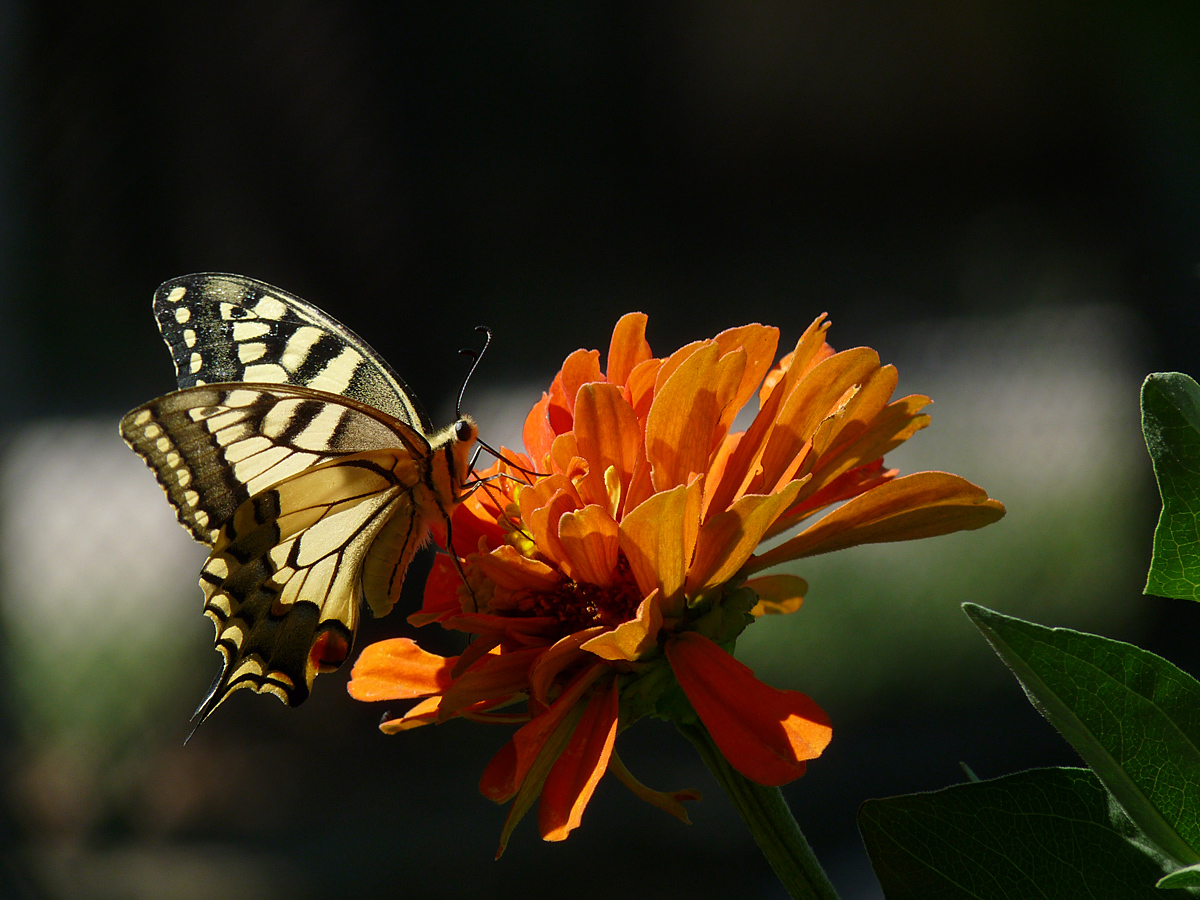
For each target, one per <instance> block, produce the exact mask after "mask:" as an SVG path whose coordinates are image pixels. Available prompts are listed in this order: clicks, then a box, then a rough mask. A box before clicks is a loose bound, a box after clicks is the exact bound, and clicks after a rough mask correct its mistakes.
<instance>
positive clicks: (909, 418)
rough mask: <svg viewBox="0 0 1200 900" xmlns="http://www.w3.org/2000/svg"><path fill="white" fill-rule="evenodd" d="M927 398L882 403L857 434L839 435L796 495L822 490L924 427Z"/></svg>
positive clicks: (917, 397) (927, 417)
mask: <svg viewBox="0 0 1200 900" xmlns="http://www.w3.org/2000/svg"><path fill="white" fill-rule="evenodd" d="M930 402H931V401H930V399H929V398H928V397H924V396H921V395H920V394H913V395H911V396H908V397H903V398H901V399H900V400H896V401H895V402H893V403H889V404H888V405H887V406H885V407H884V408H883V409H882V410H881V411H880V413H879V414H878V415H877V416H875V418H874V419H873V420H872V421H871V422H870V423H869V425H868V426H867V427H866V428H865V429H864V430H863V431H862V433H861V434H859V435H858V436H857V437H854V438H853V439H852V440H849V441H847V442H843V441H842V440H841V439H840V438H839V440H838V442H837V446H836V447H834V448H832V449H831V450H829V451H828V452H827V453H826V455H825V456H824V457H823V458H821V459H819V460H817V462H816V463H815V465H814V466H813V469H812V471H813V480H812V481H811V482H810V483H809V484H808V485H807V486H806V487H805V489H804V490H802V491H801V492H800V499H801V500H804V499H805V498H807V497H808V496H809V495H810V494H815V493H816V492H817V491H818V490H822V489H823V488H824V486H825V485H827V484H829V483H830V482H831V481H832V480H833V479H835V478H838V477H840V476H841V475H842V474H843V473H845V472H848V471H850V470H851V469H854V468H855V467H857V466H860V465H863V464H864V463H869V462H873V461H874V460H876V459H878V458H879V457H881V456H883V455H884V454H885V453H888V452H890V451H892V450H894V449H896V448H897V447H899V446H900V445H901V444H903V443H904V442H905V441H906V440H908V439H909V438H910V437H912V436H913V435H914V434H916V433H917V432H918V431H920V430H921V429H922V428H925V427H926V426H927V425H928V424H929V416H928V415H926V414H923V413H921V410H922V409H924V408H925V407H926V406H928V405H929V403H930Z"/></svg>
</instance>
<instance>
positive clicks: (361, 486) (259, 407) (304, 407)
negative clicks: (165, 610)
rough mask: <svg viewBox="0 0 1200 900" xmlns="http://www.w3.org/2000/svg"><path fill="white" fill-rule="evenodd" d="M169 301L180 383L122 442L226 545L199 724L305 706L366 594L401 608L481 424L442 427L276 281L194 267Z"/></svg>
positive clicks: (132, 418)
mask: <svg viewBox="0 0 1200 900" xmlns="http://www.w3.org/2000/svg"><path fill="white" fill-rule="evenodd" d="M154 308H155V312H156V315H157V316H158V319H159V324H160V328H161V329H162V332H163V337H164V338H165V339H166V341H167V344H168V346H169V347H170V348H171V352H172V355H173V356H174V358H175V362H176V367H177V370H178V372H179V382H180V388H181V389H180V390H178V391H174V392H172V393H170V394H167V395H166V396H163V397H160V398H158V399H156V400H152V401H151V402H149V403H146V404H144V405H142V406H140V407H138V408H137V409H134V410H132V411H131V412H129V413H128V414H127V415H126V416H125V417H124V419H123V420H122V422H121V434H122V436H123V437H124V438H125V440H126V441H127V442H128V443H129V445H130V446H131V447H132V448H133V449H134V451H135V452H137V453H138V454H139V455H140V456H141V457H142V458H143V459H144V460H145V461H146V462H147V464H148V465H149V466H150V468H151V469H152V470H153V471H154V473H155V475H156V477H157V478H158V481H159V483H160V484H161V485H162V487H163V489H164V491H165V492H166V494H167V498H168V500H169V501H170V503H171V505H172V506H173V507H174V508H175V511H176V514H177V516H178V518H179V521H180V523H181V524H183V526H184V527H185V528H187V529H188V530H189V531H190V532H191V533H192V535H193V536H194V537H195V538H196V539H197V540H199V541H202V542H203V543H205V544H208V545H209V546H210V547H211V548H212V553H211V555H210V556H209V558H208V561H207V562H206V563H205V565H204V568H203V570H202V572H201V577H200V586H201V588H202V590H203V592H204V601H205V606H204V611H205V614H206V615H207V616H208V617H209V618H210V619H211V620H212V621H213V623H214V625H215V626H216V644H217V649H218V650H219V651H220V653H221V655H222V657H223V663H224V664H223V666H222V670H221V673H220V675H219V676H218V678H217V680H216V681H215V682H214V684H213V687H212V690H211V692H210V693H209V695H208V696H207V697H206V698H205V700H204V701H203V702H202V703H201V705H200V707H199V709H197V716H198V717H199V718H200V720H201V721H203V719H204V718H205V717H206V716H207V715H208V714H209V713H211V712H212V711H213V710H214V709H215V708H216V707H217V706H218V705H219V704H220V703H221V702H222V701H223V700H224V699H225V698H226V697H227V696H228V695H229V694H230V693H231V692H232V691H234V690H238V689H240V688H251V689H253V690H255V691H258V692H260V693H270V694H274V695H275V696H277V697H279V699H281V700H283V701H284V702H286V703H288V704H289V705H292V706H295V705H297V704H299V703H300V702H302V701H303V700H304V699H305V698H306V697H307V696H308V693H309V690H310V688H311V686H312V682H313V679H314V678H315V677H316V675H317V673H318V672H322V671H330V670H332V669H335V668H337V666H338V665H340V663H341V662H342V661H343V660H344V659H345V658H346V656H347V654H348V653H349V652H350V648H351V646H352V644H353V640H354V633H355V630H356V627H357V623H358V618H359V610H360V608H361V606H362V603H363V601H364V600H365V601H366V603H367V605H368V606H369V607H370V609H371V610H372V612H373V613H374V614H375V615H383V614H385V613H387V612H388V611H389V610H390V609H391V607H392V605H393V604H394V603H395V600H396V598H397V597H398V596H399V592H400V587H401V586H402V584H403V581H404V574H405V571H406V570H407V568H408V565H409V563H410V562H411V560H412V557H413V555H414V554H415V552H416V550H417V549H418V548H419V547H420V546H421V544H422V543H423V542H424V541H425V540H426V538H427V536H428V534H429V530H430V526H431V525H432V524H435V523H436V522H439V521H448V519H449V514H450V512H451V511H452V510H453V507H454V505H455V504H456V503H457V502H458V499H459V494H460V492H461V489H462V482H463V480H464V479H465V477H466V470H467V468H468V462H467V458H468V453H469V450H470V446H471V444H473V443H474V440H475V435H476V430H475V426H474V424H473V423H471V422H470V420H468V419H463V420H460V421H459V422H456V423H455V424H454V425H452V426H450V427H449V428H447V429H444V430H443V431H441V432H439V433H438V434H437V435H433V436H432V437H431V436H430V435H429V433H428V428H427V425H426V422H425V419H424V414H423V413H422V412H421V411H420V406H419V404H418V403H417V402H416V400H415V398H413V397H412V395H411V394H410V393H409V392H408V391H407V389H406V388H405V387H404V384H403V382H402V381H401V380H400V379H399V377H398V376H396V375H395V373H394V372H392V370H391V368H390V367H389V366H388V365H387V364H386V363H385V362H383V360H381V359H380V358H379V357H378V355H377V354H376V353H375V352H374V351H372V350H371V349H370V347H369V346H368V345H367V344H365V343H364V342H363V341H362V340H361V339H359V338H357V337H356V336H354V335H353V333H352V332H350V331H349V330H348V329H346V328H344V327H343V326H341V325H340V324H338V323H337V322H335V321H334V320H333V319H330V318H329V317H328V316H326V315H325V314H324V313H321V312H320V311H319V310H317V309H316V308H315V307H312V306H310V305H308V304H306V303H304V302H303V301H301V300H299V299H298V298H295V297H292V296H291V295H289V294H286V293H285V292H283V291H279V290H278V289H276V288H272V287H270V286H268V285H264V284H261V283H259V282H255V281H252V280H250V279H246V278H240V277H237V276H228V275H193V276H187V277H185V278H180V279H175V280H174V281H170V282H167V283H166V284H165V285H163V286H162V287H161V288H160V289H159V291H158V292H157V294H156V295H155V301H154ZM239 323H243V324H244V323H253V324H255V326H256V327H255V328H253V329H247V328H244V327H243V328H240V329H239V328H238V324H239ZM188 326H191V327H188ZM309 329H313V330H316V331H317V332H319V334H317V335H316V336H314V335H313V334H312V333H311V332H310V331H309ZM339 348H340V349H339ZM213 379H217V380H216V381H214V380H213ZM247 379H258V380H257V381H251V380H247ZM330 387H337V388H339V389H340V390H341V393H333V392H330V391H329V390H327V388H330ZM383 407H387V409H385V408H383Z"/></svg>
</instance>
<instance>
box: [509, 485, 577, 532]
mask: <svg viewBox="0 0 1200 900" xmlns="http://www.w3.org/2000/svg"><path fill="white" fill-rule="evenodd" d="M558 493H565V494H568V495H570V496H573V497H575V496H577V495H576V492H575V485H573V484H572V483H571V479H569V478H568V477H567V476H566V475H562V474H557V473H556V474H554V475H550V476H549V477H547V478H539V479H538V480H537V482H536V483H534V484H532V485H529V486H527V487H523V488H521V492H520V494H518V495H517V507H518V508H519V509H520V510H521V521H522V522H525V523H528V522H529V519H530V517H532V516H533V514H534V513H535V512H536V511H537V510H538V509H540V508H541V507H543V506H545V505H546V504H547V503H549V502H550V498H551V497H553V496H554V495H555V494H558ZM575 505H576V507H582V506H585V505H586V504H584V503H576V504H575Z"/></svg>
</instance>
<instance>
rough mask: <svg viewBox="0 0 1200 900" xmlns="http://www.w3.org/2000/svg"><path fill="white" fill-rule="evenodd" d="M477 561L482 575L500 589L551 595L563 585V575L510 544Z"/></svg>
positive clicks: (480, 556) (481, 556) (477, 558)
mask: <svg viewBox="0 0 1200 900" xmlns="http://www.w3.org/2000/svg"><path fill="white" fill-rule="evenodd" d="M475 559H476V563H475V565H476V566H478V567H479V571H480V572H482V573H483V574H484V575H485V576H487V577H488V578H490V579H491V580H492V581H493V582H495V583H496V585H497V586H498V587H502V588H507V589H508V590H513V591H515V590H520V589H522V588H530V589H532V590H538V591H550V590H553V589H554V588H556V587H557V586H558V584H559V582H560V581H562V575H561V574H559V573H558V572H557V571H555V570H554V569H553V568H551V567H550V566H548V565H546V564H545V563H544V562H539V561H538V560H536V559H530V558H529V557H527V556H522V555H521V554H520V553H518V552H517V549H516V548H515V547H511V546H509V545H508V544H503V545H501V546H499V547H497V548H496V549H495V550H493V551H492V552H491V553H481V554H479V555H478V556H477V557H475Z"/></svg>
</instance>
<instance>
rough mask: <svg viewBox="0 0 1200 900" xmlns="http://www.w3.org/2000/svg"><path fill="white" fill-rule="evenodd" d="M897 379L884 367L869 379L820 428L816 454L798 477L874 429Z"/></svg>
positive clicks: (893, 370)
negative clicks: (826, 456)
mask: <svg viewBox="0 0 1200 900" xmlns="http://www.w3.org/2000/svg"><path fill="white" fill-rule="evenodd" d="M897 379H898V376H897V374H896V367H895V366H880V367H879V368H878V369H876V370H875V371H874V372H871V373H870V374H869V375H867V377H866V378H865V379H864V380H863V382H862V383H861V384H860V385H858V387H857V389H856V390H854V391H853V392H852V393H851V396H849V398H848V399H847V400H846V402H845V404H844V405H842V406H839V407H838V408H836V409H835V411H834V414H833V415H830V416H829V417H828V418H826V419H825V420H824V421H822V422H821V423H820V425H818V426H817V430H816V431H815V432H814V434H813V438H812V443H813V449H812V453H811V454H810V455H809V459H808V461H807V462H806V464H805V465H804V466H803V467H801V468H800V470H799V473H798V474H801V475H803V474H805V473H807V472H810V471H812V470H813V469H815V468H817V467H819V466H821V465H822V459H821V458H822V457H824V456H825V455H826V454H834V453H837V452H838V448H840V447H844V446H846V445H847V444H850V443H852V442H853V441H854V440H855V439H856V438H858V437H859V436H861V435H862V434H863V433H864V432H865V431H866V430H867V429H868V428H869V427H871V424H872V423H873V422H874V420H875V417H876V416H878V415H879V413H880V412H882V411H883V410H884V408H885V407H886V406H887V402H888V400H890V399H891V397H892V392H893V391H894V390H895V389H896V381H897Z"/></svg>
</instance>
